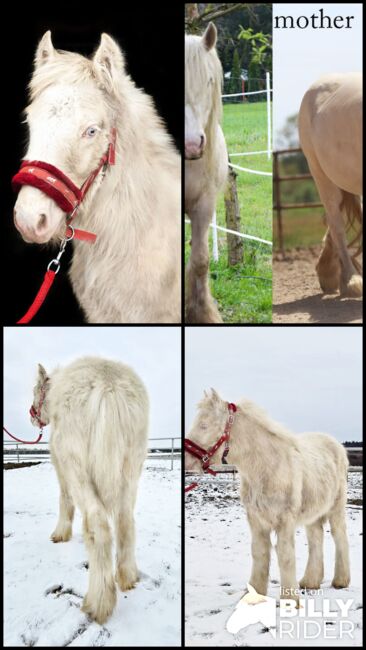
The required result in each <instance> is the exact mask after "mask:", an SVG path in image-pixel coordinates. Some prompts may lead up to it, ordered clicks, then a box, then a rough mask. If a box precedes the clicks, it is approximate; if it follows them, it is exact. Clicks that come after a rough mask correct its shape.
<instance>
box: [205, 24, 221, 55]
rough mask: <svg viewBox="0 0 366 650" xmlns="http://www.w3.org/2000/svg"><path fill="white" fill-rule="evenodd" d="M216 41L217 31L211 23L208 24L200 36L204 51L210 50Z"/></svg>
mask: <svg viewBox="0 0 366 650" xmlns="http://www.w3.org/2000/svg"><path fill="white" fill-rule="evenodd" d="M216 41H217V29H216V27H215V25H214V24H213V23H208V26H207V29H206V31H205V32H204V34H203V36H202V42H203V45H204V47H205V49H206V50H207V51H208V50H212V48H213V47H215V45H216Z"/></svg>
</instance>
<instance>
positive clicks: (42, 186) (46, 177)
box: [12, 127, 117, 243]
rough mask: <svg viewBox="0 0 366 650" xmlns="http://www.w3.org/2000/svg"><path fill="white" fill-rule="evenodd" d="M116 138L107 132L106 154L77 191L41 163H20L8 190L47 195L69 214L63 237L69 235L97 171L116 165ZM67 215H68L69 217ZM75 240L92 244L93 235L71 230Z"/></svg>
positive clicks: (58, 174)
mask: <svg viewBox="0 0 366 650" xmlns="http://www.w3.org/2000/svg"><path fill="white" fill-rule="evenodd" d="M116 136H117V131H116V129H115V128H114V127H113V128H112V129H111V132H110V139H109V145H108V149H107V151H106V153H105V154H104V155H103V156H102V158H101V159H100V161H99V164H98V167H97V168H96V169H94V171H92V172H91V174H89V176H88V178H87V179H86V181H84V183H83V184H82V186H81V187H80V188H79V187H77V186H76V185H74V183H73V182H72V180H71V179H70V178H69V177H68V176H66V174H64V173H63V172H62V171H61V170H60V169H58V168H57V167H54V166H53V165H50V164H49V163H47V162H43V161H42V160H23V162H22V164H21V165H20V169H19V171H18V172H17V173H16V174H15V176H13V178H12V187H13V189H14V191H15V192H19V190H20V189H21V187H22V185H32V186H33V187H36V188H38V189H39V190H41V192H44V194H47V196H49V197H50V198H51V199H53V200H54V201H55V203H57V205H58V206H59V207H60V208H61V210H63V212H66V213H68V214H69V216H68V217H67V219H66V224H67V225H66V236H67V235H69V234H70V230H71V228H70V223H71V221H72V219H73V218H74V216H75V213H76V211H77V209H78V208H79V206H80V204H81V203H82V201H83V200H84V198H85V195H86V193H87V191H88V189H89V188H90V186H91V185H92V183H93V182H94V180H95V179H96V177H97V176H98V174H99V172H100V170H101V169H102V168H104V167H107V166H108V165H114V164H115V161H116ZM70 213H71V214H70ZM72 231H73V237H75V239H83V240H86V241H90V242H92V243H94V241H95V239H96V235H94V234H93V233H89V232H86V231H83V230H77V229H75V228H73V229H72Z"/></svg>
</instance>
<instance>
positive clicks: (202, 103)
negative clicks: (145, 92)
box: [185, 23, 222, 160]
mask: <svg viewBox="0 0 366 650" xmlns="http://www.w3.org/2000/svg"><path fill="white" fill-rule="evenodd" d="M216 39H217V31H216V27H215V25H214V24H213V23H210V24H209V25H208V27H207V29H206V31H205V33H204V34H203V36H202V37H200V36H186V44H185V52H186V54H185V57H186V61H185V158H186V160H196V159H198V158H201V156H202V155H203V152H204V151H205V148H206V146H207V144H208V143H210V141H211V140H212V139H213V138H214V137H215V130H216V128H217V122H218V121H219V119H220V116H221V86H222V68H221V64H220V61H219V58H218V56H217V54H216V50H215V45H216Z"/></svg>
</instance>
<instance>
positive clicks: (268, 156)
mask: <svg viewBox="0 0 366 650" xmlns="http://www.w3.org/2000/svg"><path fill="white" fill-rule="evenodd" d="M266 90H267V139H268V147H267V158H268V160H270V158H271V153H272V135H271V131H272V129H271V76H270V74H269V72H266Z"/></svg>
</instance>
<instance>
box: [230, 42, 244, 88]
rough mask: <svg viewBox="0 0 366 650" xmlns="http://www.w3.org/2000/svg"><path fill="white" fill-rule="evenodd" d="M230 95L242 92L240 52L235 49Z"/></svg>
mask: <svg viewBox="0 0 366 650" xmlns="http://www.w3.org/2000/svg"><path fill="white" fill-rule="evenodd" d="M229 88H230V93H240V92H241V67H240V58H239V52H238V50H237V49H236V48H235V50H234V56H233V64H232V67H231V75H230V86H229Z"/></svg>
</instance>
